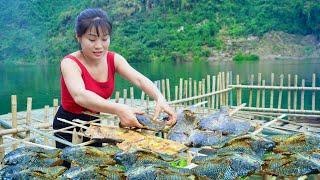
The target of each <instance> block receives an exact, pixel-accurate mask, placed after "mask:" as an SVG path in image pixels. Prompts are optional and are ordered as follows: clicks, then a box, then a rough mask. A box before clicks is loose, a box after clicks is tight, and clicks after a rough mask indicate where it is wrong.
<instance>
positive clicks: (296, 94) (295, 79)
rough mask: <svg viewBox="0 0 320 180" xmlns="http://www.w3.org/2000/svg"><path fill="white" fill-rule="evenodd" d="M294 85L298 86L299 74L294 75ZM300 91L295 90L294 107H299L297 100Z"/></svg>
mask: <svg viewBox="0 0 320 180" xmlns="http://www.w3.org/2000/svg"><path fill="white" fill-rule="evenodd" d="M294 87H298V75H294ZM297 96H298V91H297V90H295V91H294V96H293V109H294V110H296V109H297V100H298V97H297Z"/></svg>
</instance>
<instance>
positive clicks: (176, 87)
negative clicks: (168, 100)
mask: <svg viewBox="0 0 320 180" xmlns="http://www.w3.org/2000/svg"><path fill="white" fill-rule="evenodd" d="M178 92H179V86H174V100H178Z"/></svg>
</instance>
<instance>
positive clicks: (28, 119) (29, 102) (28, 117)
mask: <svg viewBox="0 0 320 180" xmlns="http://www.w3.org/2000/svg"><path fill="white" fill-rule="evenodd" d="M31 110H32V98H31V97H28V98H27V113H26V125H27V126H30V125H31ZM28 137H30V131H27V132H26V138H28Z"/></svg>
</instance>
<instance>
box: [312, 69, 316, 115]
mask: <svg viewBox="0 0 320 180" xmlns="http://www.w3.org/2000/svg"><path fill="white" fill-rule="evenodd" d="M315 87H316V74H315V73H313V74H312V88H315ZM311 108H312V110H316V92H315V91H312V107H311Z"/></svg>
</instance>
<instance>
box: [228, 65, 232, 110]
mask: <svg viewBox="0 0 320 180" xmlns="http://www.w3.org/2000/svg"><path fill="white" fill-rule="evenodd" d="M229 72H230V80H229V82H230V84H233V79H232V71H229ZM228 88H229V86H228ZM229 94H230V98H229V99H230V105H231V106H232V105H233V93H232V91H229Z"/></svg>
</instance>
